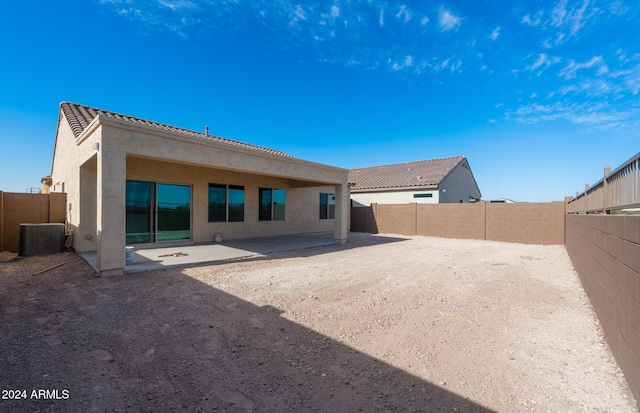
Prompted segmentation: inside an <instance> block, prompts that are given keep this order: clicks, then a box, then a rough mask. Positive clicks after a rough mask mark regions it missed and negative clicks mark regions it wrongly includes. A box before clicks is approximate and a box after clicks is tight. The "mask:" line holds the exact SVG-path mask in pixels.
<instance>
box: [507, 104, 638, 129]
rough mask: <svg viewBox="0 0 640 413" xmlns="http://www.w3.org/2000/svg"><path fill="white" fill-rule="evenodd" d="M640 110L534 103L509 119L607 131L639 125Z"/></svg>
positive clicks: (605, 105) (519, 110)
mask: <svg viewBox="0 0 640 413" xmlns="http://www.w3.org/2000/svg"><path fill="white" fill-rule="evenodd" d="M638 114H639V111H638V108H625V109H613V110H612V109H611V108H610V107H609V106H608V105H607V104H606V103H597V104H592V103H589V102H585V103H576V102H569V101H562V102H555V103H552V104H547V105H541V104H537V103H532V104H529V105H525V106H522V107H519V108H518V109H517V110H515V111H514V112H512V113H509V117H510V118H512V119H514V120H516V121H517V122H521V123H529V124H534V123H540V122H548V121H559V120H563V121H568V122H571V123H573V124H576V125H581V126H584V127H587V128H591V129H598V130H607V129H614V128H616V127H619V126H620V125H621V124H628V123H629V122H633V123H634V124H636V125H637V124H638V121H637V117H638Z"/></svg>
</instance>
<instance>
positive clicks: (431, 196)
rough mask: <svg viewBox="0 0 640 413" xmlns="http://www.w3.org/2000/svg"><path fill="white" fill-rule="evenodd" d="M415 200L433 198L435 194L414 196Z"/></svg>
mask: <svg viewBox="0 0 640 413" xmlns="http://www.w3.org/2000/svg"><path fill="white" fill-rule="evenodd" d="M413 197H414V198H433V194H413Z"/></svg>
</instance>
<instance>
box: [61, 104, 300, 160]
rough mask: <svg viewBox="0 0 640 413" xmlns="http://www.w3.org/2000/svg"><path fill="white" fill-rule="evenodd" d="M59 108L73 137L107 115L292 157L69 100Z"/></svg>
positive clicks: (272, 150) (279, 153)
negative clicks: (97, 118)
mask: <svg viewBox="0 0 640 413" xmlns="http://www.w3.org/2000/svg"><path fill="white" fill-rule="evenodd" d="M60 110H61V111H62V113H63V114H64V116H65V118H66V119H67V121H68V122H69V125H70V126H71V130H72V131H73V134H74V135H75V137H76V138H77V137H79V136H80V135H81V134H82V133H83V132H84V130H85V129H86V128H87V126H89V124H90V123H91V122H92V121H93V120H94V119H95V118H96V117H97V116H98V115H102V116H107V117H109V118H113V119H118V120H123V121H126V122H131V123H135V124H138V125H144V126H150V127H153V128H157V129H162V130H165V131H169V132H176V133H180V134H183V135H187V136H192V137H195V138H201V139H206V140H210V141H215V142H220V143H224V144H227V145H233V146H237V147H241V148H246V149H252V150H257V151H261V152H266V153H270V154H273V155H279V156H284V157H287V158H292V156H291V155H289V154H286V153H284V152H281V151H277V150H274V149H269V148H264V147H261V146H255V145H250V144H248V143H243V142H238V141H234V140H231V139H226V138H221V137H218V136H213V135H208V134H204V133H201V132H195V131H191V130H188V129H183V128H178V127H175V126H169V125H165V124H162V123H157V122H152V121H148V120H144V119H139V118H135V117H133V116H127V115H121V114H119V113H115V112H109V111H106V110H102V109H95V108H91V107H88V106H84V105H79V104H77V103H70V102H62V103H61V104H60Z"/></svg>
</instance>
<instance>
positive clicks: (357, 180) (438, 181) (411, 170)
mask: <svg viewBox="0 0 640 413" xmlns="http://www.w3.org/2000/svg"><path fill="white" fill-rule="evenodd" d="M349 182H350V183H351V185H352V186H351V203H352V206H354V207H356V206H370V205H371V204H372V203H377V204H408V203H412V202H415V203H419V204H445V203H466V202H475V201H477V200H479V199H480V197H481V194H480V189H479V188H478V184H477V183H476V180H475V178H474V177H473V173H472V172H471V168H470V167H469V162H468V161H467V159H466V158H465V157H464V156H454V157H451V158H441V159H429V160H425V161H416V162H406V163H398V164H393V165H381V166H372V167H369V168H356V169H352V170H350V171H349Z"/></svg>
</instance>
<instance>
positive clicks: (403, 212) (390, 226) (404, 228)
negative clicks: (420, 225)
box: [372, 204, 417, 235]
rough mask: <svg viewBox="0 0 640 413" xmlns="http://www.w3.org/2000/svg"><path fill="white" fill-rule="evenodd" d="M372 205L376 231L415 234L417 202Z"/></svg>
mask: <svg viewBox="0 0 640 413" xmlns="http://www.w3.org/2000/svg"><path fill="white" fill-rule="evenodd" d="M372 207H373V213H374V216H375V220H376V226H377V228H378V232H381V233H383V234H384V233H386V234H402V235H416V213H417V212H416V211H417V210H416V207H417V204H397V205H381V204H374V205H373V206H372Z"/></svg>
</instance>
